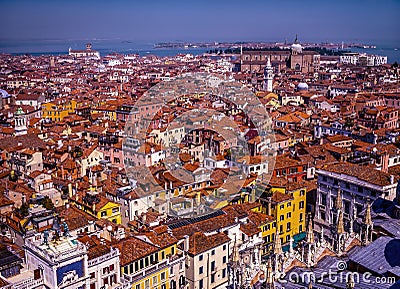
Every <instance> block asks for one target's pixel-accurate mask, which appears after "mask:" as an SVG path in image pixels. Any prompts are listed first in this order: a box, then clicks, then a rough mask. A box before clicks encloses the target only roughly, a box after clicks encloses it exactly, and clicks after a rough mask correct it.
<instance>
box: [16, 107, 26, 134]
mask: <svg viewBox="0 0 400 289" xmlns="http://www.w3.org/2000/svg"><path fill="white" fill-rule="evenodd" d="M26 121H27V120H26V115H25V113H24V111H23V110H22V108H20V107H19V108H18V109H17V111H16V112H15V114H14V129H15V135H16V136H19V135H24V134H27V133H28V127H27V125H26Z"/></svg>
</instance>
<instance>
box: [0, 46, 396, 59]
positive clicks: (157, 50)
mask: <svg viewBox="0 0 400 289" xmlns="http://www.w3.org/2000/svg"><path fill="white" fill-rule="evenodd" d="M87 42H91V43H92V45H93V49H94V50H97V51H99V52H100V54H101V55H102V56H105V55H107V54H110V53H120V54H139V55H140V56H145V55H149V54H153V55H157V56H159V57H168V56H174V55H177V54H188V53H190V54H194V55H201V54H204V53H206V52H207V51H209V50H213V49H221V50H225V49H233V48H234V49H240V47H241V46H243V47H244V48H249V49H252V48H254V49H259V48H269V49H271V48H273V47H281V48H285V49H289V47H290V45H291V43H278V42H249V41H246V42H221V43H220V42H163V43H155V44H154V43H146V44H137V43H135V42H134V41H128V40H65V41H61V40H57V41H49V40H43V41H40V40H31V41H29V40H27V41H2V42H0V53H1V54H11V55H24V54H29V55H33V56H42V55H66V54H68V48H70V47H71V48H72V49H83V48H84V47H85V44H86V43H87ZM301 44H302V46H303V47H305V48H312V47H320V48H327V49H332V50H334V51H338V50H340V49H341V48H342V43H320V44H316V43H301ZM396 48H398V47H394V46H389V45H386V46H384V45H379V44H373V45H372V44H362V43H343V49H345V50H347V51H348V49H350V51H351V52H360V53H363V52H365V53H367V54H377V55H384V56H388V63H394V62H396V61H397V62H400V50H396Z"/></svg>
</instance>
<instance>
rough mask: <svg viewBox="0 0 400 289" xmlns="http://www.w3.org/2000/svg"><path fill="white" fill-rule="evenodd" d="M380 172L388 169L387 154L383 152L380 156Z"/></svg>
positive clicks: (385, 171)
mask: <svg viewBox="0 0 400 289" xmlns="http://www.w3.org/2000/svg"><path fill="white" fill-rule="evenodd" d="M381 164H382V172H384V173H387V172H388V169H389V154H388V153H387V152H385V153H384V154H383V155H382V157H381Z"/></svg>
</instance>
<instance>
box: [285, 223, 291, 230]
mask: <svg viewBox="0 0 400 289" xmlns="http://www.w3.org/2000/svg"><path fill="white" fill-rule="evenodd" d="M286 230H287V231H290V222H289V223H287V225H286Z"/></svg>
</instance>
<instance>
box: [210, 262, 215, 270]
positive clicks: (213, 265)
mask: <svg viewBox="0 0 400 289" xmlns="http://www.w3.org/2000/svg"><path fill="white" fill-rule="evenodd" d="M214 270H215V261H212V262H211V271H214Z"/></svg>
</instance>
